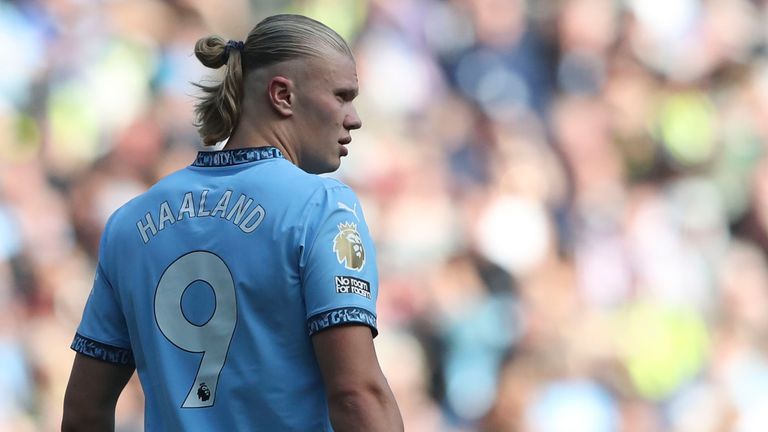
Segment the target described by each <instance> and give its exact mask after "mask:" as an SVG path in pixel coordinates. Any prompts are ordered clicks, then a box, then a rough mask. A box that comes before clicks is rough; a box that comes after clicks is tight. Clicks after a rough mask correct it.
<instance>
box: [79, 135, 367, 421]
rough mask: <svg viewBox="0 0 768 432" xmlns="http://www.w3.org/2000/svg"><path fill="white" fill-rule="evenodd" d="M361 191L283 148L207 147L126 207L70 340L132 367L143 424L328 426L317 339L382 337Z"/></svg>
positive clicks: (104, 241)
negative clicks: (141, 397) (333, 332)
mask: <svg viewBox="0 0 768 432" xmlns="http://www.w3.org/2000/svg"><path fill="white" fill-rule="evenodd" d="M377 293H378V276H377V269H376V255H375V251H374V248H373V243H372V241H371V237H370V234H369V232H368V228H367V226H366V223H365V220H364V218H363V213H362V211H361V208H360V204H359V202H358V199H357V197H356V196H355V194H354V193H353V192H352V190H351V189H350V188H349V187H347V186H346V185H344V184H343V183H341V182H339V181H337V180H334V179H330V178H325V177H320V176H316V175H312V174H308V173H306V172H304V171H302V170H301V169H299V168H298V167H296V166H295V165H293V164H292V163H290V162H289V161H287V160H285V159H284V158H283V157H282V154H281V153H280V151H279V150H278V149H276V148H274V147H260V148H250V149H237V150H224V151H214V152H200V153H199V154H198V157H197V159H196V161H195V162H194V163H193V164H192V165H191V166H189V167H187V168H185V169H182V170H180V171H177V172H175V173H173V174H171V175H169V176H168V177H166V178H164V179H162V180H161V181H159V182H158V183H157V184H155V185H154V186H153V187H152V188H151V189H149V190H148V191H147V192H146V193H144V194H142V195H140V196H139V197H137V198H135V199H133V200H132V201H130V202H128V203H127V204H125V205H124V206H123V207H121V208H120V209H119V210H117V211H116V212H115V213H114V214H113V215H112V216H111V217H110V219H109V221H108V222H107V225H106V228H105V230H104V233H103V235H102V238H101V244H100V249H99V262H98V267H97V270H96V277H95V281H94V284H93V289H92V291H91V294H90V297H89V298H88V302H87V304H86V307H85V311H84V313H83V318H82V321H81V323H80V326H79V327H78V330H77V334H76V335H75V338H74V341H73V343H72V348H73V349H74V350H75V351H77V352H79V353H82V354H84V355H87V356H91V357H94V358H97V359H100V360H103V361H107V362H112V363H118V364H127V365H130V364H135V366H136V369H137V372H138V374H139V378H140V380H141V385H142V388H143V391H144V394H145V399H146V402H145V428H146V430H147V431H213V430H220V431H223V430H231V431H235V430H243V431H245V430H248V431H270V432H273V431H331V430H332V428H331V425H330V421H329V418H328V408H327V401H326V399H325V395H324V388H323V383H322V379H321V376H320V371H319V368H318V366H317V363H316V360H315V356H314V351H313V348H312V344H311V340H310V337H311V335H313V334H314V333H316V332H319V331H323V330H324V329H327V328H330V327H334V326H339V325H350V324H352V325H365V326H369V327H370V328H371V331H372V332H373V335H374V336H375V335H376V332H377V331H376V309H375V303H376V297H377Z"/></svg>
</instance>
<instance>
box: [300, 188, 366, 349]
mask: <svg viewBox="0 0 768 432" xmlns="http://www.w3.org/2000/svg"><path fill="white" fill-rule="evenodd" d="M320 195H321V196H319V197H316V199H315V200H313V202H312V203H310V206H309V207H310V210H309V211H310V214H311V215H312V216H310V219H309V222H308V228H309V229H308V230H307V233H308V237H310V238H309V239H308V241H307V247H306V248H305V250H306V251H307V252H306V254H305V255H304V256H303V257H302V263H303V271H302V289H303V293H304V300H305V304H306V313H307V327H308V332H309V335H310V336H311V335H313V334H315V333H317V332H319V331H322V330H325V329H327V328H330V327H335V326H341V325H365V326H368V327H370V328H371V332H372V333H373V336H374V337H375V336H376V335H377V333H378V331H377V329H376V298H377V296H378V271H377V268H376V251H375V250H374V247H373V241H372V240H371V236H370V233H369V232H368V226H367V225H366V223H365V219H364V217H363V211H362V209H361V208H360V203H359V201H358V199H357V197H356V196H355V194H354V192H352V190H351V189H349V188H348V187H346V186H344V185H339V186H335V187H332V188H327V189H325V190H324V191H323V193H321V194H320Z"/></svg>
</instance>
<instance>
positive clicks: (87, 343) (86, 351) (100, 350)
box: [70, 333, 136, 366]
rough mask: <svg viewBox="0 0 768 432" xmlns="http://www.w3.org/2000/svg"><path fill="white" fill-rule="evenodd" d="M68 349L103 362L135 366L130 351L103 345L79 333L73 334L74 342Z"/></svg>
mask: <svg viewBox="0 0 768 432" xmlns="http://www.w3.org/2000/svg"><path fill="white" fill-rule="evenodd" d="M70 348H72V349H73V350H75V351H77V352H79V353H80V354H83V355H86V356H88V357H92V358H95V359H96V360H101V361H105V362H107V363H112V364H118V365H126V366H135V364H136V363H135V362H134V360H133V352H132V351H131V350H129V349H126V348H120V347H116V346H112V345H107V344H105V343H101V342H99V341H95V340H93V339H89V338H87V337H85V336H82V335H81V334H79V333H76V334H75V340H73V341H72V345H70Z"/></svg>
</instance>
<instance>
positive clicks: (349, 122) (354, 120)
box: [344, 108, 363, 130]
mask: <svg viewBox="0 0 768 432" xmlns="http://www.w3.org/2000/svg"><path fill="white" fill-rule="evenodd" d="M361 127H363V121H362V120H360V116H359V115H358V114H357V110H356V109H355V108H352V112H350V113H349V114H347V116H346V117H344V129H347V130H355V129H360V128H361Z"/></svg>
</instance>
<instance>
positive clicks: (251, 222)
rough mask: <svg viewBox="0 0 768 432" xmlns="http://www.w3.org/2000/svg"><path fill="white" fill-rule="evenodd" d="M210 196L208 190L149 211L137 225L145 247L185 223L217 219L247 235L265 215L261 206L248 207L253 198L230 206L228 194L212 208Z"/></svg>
mask: <svg viewBox="0 0 768 432" xmlns="http://www.w3.org/2000/svg"><path fill="white" fill-rule="evenodd" d="M209 192H210V191H209V190H208V189H203V190H202V191H198V192H194V193H193V192H187V193H185V194H184V196H183V197H180V198H179V199H178V200H177V201H176V202H170V203H169V202H168V201H163V202H162V203H160V206H159V207H158V208H157V210H155V211H148V212H147V213H146V214H145V215H144V217H143V218H141V219H139V220H138V221H137V222H136V228H137V229H138V230H139V235H141V239H142V241H144V244H147V243H149V241H150V240H151V239H152V238H153V237H154V236H156V235H157V233H159V232H160V231H162V230H164V229H166V228H168V227H170V226H172V225H173V224H176V223H179V222H181V221H183V220H185V219H192V218H199V217H211V218H215V217H218V218H221V219H226V220H228V221H230V222H232V223H233V224H235V225H237V226H238V227H239V228H240V229H241V230H242V231H243V232H244V233H246V234H250V233H252V232H253V231H254V230H256V228H258V227H259V225H261V222H262V221H263V220H264V216H265V215H266V211H265V210H264V207H262V206H261V205H260V204H256V205H255V206H254V207H251V206H252V205H253V203H254V200H253V198H250V197H248V196H246V195H244V194H240V196H239V197H238V198H237V201H234V202H233V197H232V191H231V190H228V191H225V192H224V193H223V194H221V197H219V199H218V200H217V201H216V205H214V206H213V207H212V208H211V207H210V204H209V203H212V202H214V199H215V197H209V196H208V193H209ZM212 198H213V199H212Z"/></svg>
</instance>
